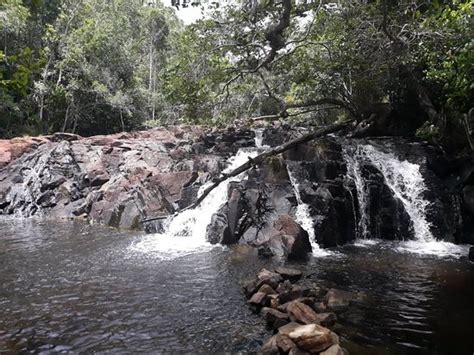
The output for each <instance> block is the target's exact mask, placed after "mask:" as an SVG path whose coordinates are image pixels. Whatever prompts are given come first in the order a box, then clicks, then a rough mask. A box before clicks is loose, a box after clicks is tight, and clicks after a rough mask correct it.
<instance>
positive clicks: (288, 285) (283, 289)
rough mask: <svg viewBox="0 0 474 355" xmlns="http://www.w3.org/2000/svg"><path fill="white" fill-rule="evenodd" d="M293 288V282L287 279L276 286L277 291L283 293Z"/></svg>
mask: <svg viewBox="0 0 474 355" xmlns="http://www.w3.org/2000/svg"><path fill="white" fill-rule="evenodd" d="M292 288H293V285H292V284H291V282H289V281H288V280H285V281H284V282H282V283H280V284H279V285H278V287H277V288H276V292H278V293H283V292H286V291H291V289H292Z"/></svg>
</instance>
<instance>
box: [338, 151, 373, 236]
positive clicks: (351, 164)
mask: <svg viewBox="0 0 474 355" xmlns="http://www.w3.org/2000/svg"><path fill="white" fill-rule="evenodd" d="M343 156H344V159H345V161H346V166H347V174H348V176H349V177H350V178H351V179H352V180H353V181H354V184H355V187H356V192H357V202H358V204H359V212H360V218H359V221H358V222H357V226H356V237H357V238H362V239H365V238H368V234H369V217H368V216H369V211H368V202H367V196H368V193H367V191H366V185H365V183H364V178H363V177H362V170H361V166H360V161H361V159H362V156H361V149H359V148H357V149H356V150H355V151H354V152H350V151H349V149H348V147H346V146H344V147H343Z"/></svg>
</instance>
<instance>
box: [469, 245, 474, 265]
mask: <svg viewBox="0 0 474 355" xmlns="http://www.w3.org/2000/svg"><path fill="white" fill-rule="evenodd" d="M469 260H471V261H472V262H474V247H470V248H469Z"/></svg>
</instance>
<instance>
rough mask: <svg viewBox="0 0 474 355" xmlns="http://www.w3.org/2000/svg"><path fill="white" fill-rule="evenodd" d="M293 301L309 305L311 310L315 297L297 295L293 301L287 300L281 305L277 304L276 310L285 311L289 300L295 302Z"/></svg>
mask: <svg viewBox="0 0 474 355" xmlns="http://www.w3.org/2000/svg"><path fill="white" fill-rule="evenodd" d="M295 301H298V302H301V303H303V304H305V305H307V306H309V307H311V308H312V309H313V310H315V309H314V304H315V299H314V298H313V297H299V298H297V299H295V300H294V301H289V302H286V303H283V304H282V305H279V306H278V310H279V311H282V312H287V307H288V306H289V305H290V303H291V302H295ZM316 313H317V312H316Z"/></svg>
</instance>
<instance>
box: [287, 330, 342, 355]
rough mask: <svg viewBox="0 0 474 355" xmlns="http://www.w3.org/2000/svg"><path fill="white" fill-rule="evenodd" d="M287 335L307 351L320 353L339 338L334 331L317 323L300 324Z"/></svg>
mask: <svg viewBox="0 0 474 355" xmlns="http://www.w3.org/2000/svg"><path fill="white" fill-rule="evenodd" d="M288 337H289V338H290V339H291V340H292V341H293V342H294V343H295V344H296V345H297V346H298V348H300V349H301V350H304V351H307V352H309V353H320V352H321V351H324V350H326V349H328V348H330V347H331V346H333V345H335V344H339V338H338V336H337V335H336V334H335V333H333V332H331V331H330V330H329V329H327V328H324V327H322V326H320V325H317V324H308V325H301V326H299V327H297V328H296V329H294V330H293V331H292V332H290V333H289V334H288Z"/></svg>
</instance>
